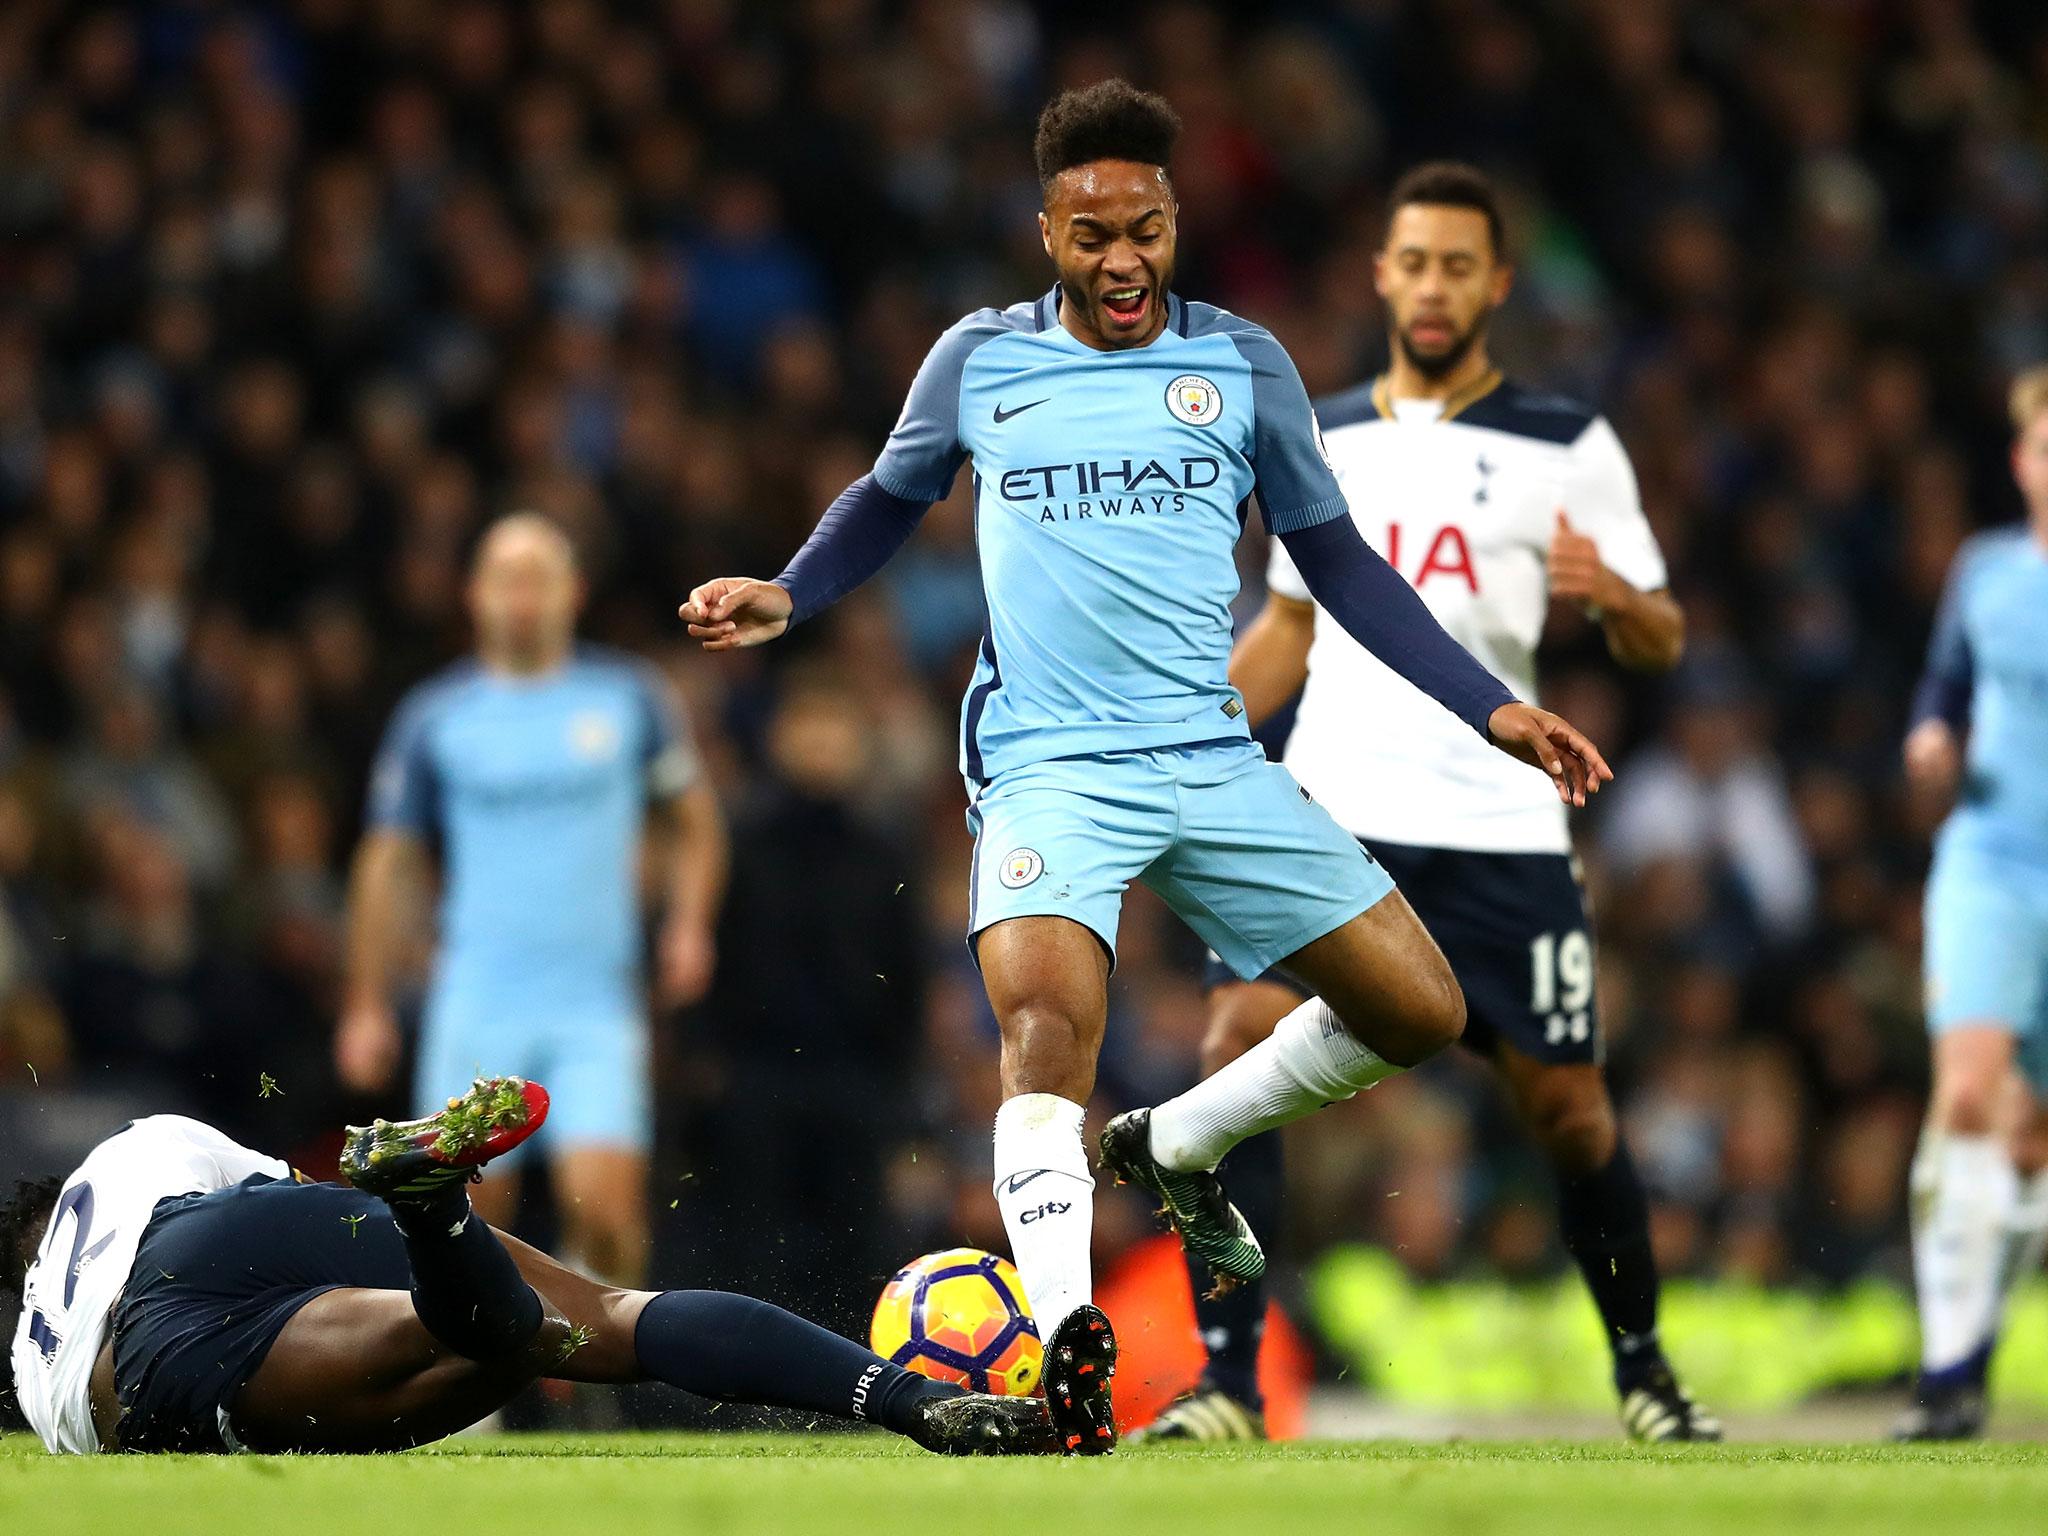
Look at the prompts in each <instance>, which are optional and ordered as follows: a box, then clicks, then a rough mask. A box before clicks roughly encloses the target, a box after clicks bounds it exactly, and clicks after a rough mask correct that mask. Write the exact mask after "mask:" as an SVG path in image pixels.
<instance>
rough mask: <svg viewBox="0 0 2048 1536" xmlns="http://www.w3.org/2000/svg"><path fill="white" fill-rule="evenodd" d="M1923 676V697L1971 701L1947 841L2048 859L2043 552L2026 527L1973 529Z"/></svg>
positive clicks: (2046, 562)
mask: <svg viewBox="0 0 2048 1536" xmlns="http://www.w3.org/2000/svg"><path fill="white" fill-rule="evenodd" d="M1927 672H1928V677H1927V681H1926V683H1924V684H1923V685H1922V697H1923V699H1928V698H1930V697H1938V696H1942V695H1946V696H1947V697H1950V698H1967V700H1968V721H1967V724H1968V730H1969V745H1968V748H1967V754H1966V759H1965V768H1964V773H1963V785H1962V793H1961V797H1960V799H1959V800H1958V802H1957V805H1956V809H1955V811H1954V813H1953V814H1952V815H1951V816H1950V817H1949V821H1948V825H1947V827H1946V828H1945V829H1944V833H1943V836H1944V838H1945V839H1960V840H1964V841H1975V840H1979V839H1982V840H1985V841H1987V842H1990V843H1995V844H1996V845H1998V846H1999V847H2000V848H2001V849H2002V850H2003V851H2005V852H2007V853H2015V854H2021V853H2023V854H2027V855H2030V856H2033V857H2036V858H2041V859H2044V860H2048V551H2044V550H2043V549H2042V548H2041V546H2040V544H2039V543H2038V542H2036V541H2035V539H2034V538H2033V537H2032V535H2030V534H2029V533H2028V532H2027V531H2026V530H2025V529H2024V528H2000V529H1995V530H1992V531H1990V532H1987V533H1980V534H1978V535H1976V536H1975V537H1974V538H1972V539H1970V540H1969V542H1968V543H1966V544H1965V545H1964V546H1963V549H1962V552H1961V553H1960V554H1958V555H1957V556H1956V561H1955V566H1954V568H1953V569H1952V570H1951V571H1950V573H1949V580H1948V590H1947V592H1946V593H1945V594H1944V595H1943V598H1942V607H1941V615H1940V618H1939V619H1938V621H1937V622H1936V625H1935V631H1934V639H1933V642H1932V644H1931V645H1930V647H1929V651H1928V658H1927ZM1929 712H1933V711H1931V710H1928V709H1925V708H1923V710H1922V713H1923V714H1924V713H1929ZM1944 712H1945V711H1944Z"/></svg>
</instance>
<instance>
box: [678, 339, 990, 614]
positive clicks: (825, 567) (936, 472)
mask: <svg viewBox="0 0 2048 1536" xmlns="http://www.w3.org/2000/svg"><path fill="white" fill-rule="evenodd" d="M1003 329H1004V322H1003V320H1002V319H1001V317H1000V316H998V315H997V314H996V312H995V311H994V310H981V311H978V312H977V313H975V314H972V315H969V316H968V317H967V318H966V319H965V320H962V321H961V322H960V323H959V324H957V325H955V326H954V327H953V328H952V329H950V330H949V331H947V332H946V333H945V334H944V335H943V336H941V337H940V338H939V339H938V341H937V342H936V343H934V344H933V346H932V349H931V351H930V352H928V353H926V354H925V360H924V364H923V366H921V367H920V368H919V369H918V370H917V377H916V378H915V379H913V380H912V381H911V384H910V395H909V397H908V398H907V399H906V400H905V401H904V402H903V414H902V415H901V416H899V417H898V418H897V419H896V426H895V429H894V430H893V431H891V432H890V434H889V441H888V442H887V443H886V444H884V445H883V447H882V454H881V457H880V458H878V459H876V460H875V467H874V470H873V471H872V472H871V473H869V474H865V475H862V476H861V477H860V478H859V479H858V480H856V481H854V482H853V484H851V485H849V486H848V487H847V488H846V489H845V490H844V491H842V492H840V494H839V498H838V500H836V501H834V502H833V503H832V505H831V506H830V507H828V508H826V510H825V515H824V516H823V517H822V518H820V519H819V520H818V526H817V527H816V528H815V529H814V530H813V531H812V533H811V536H810V538H809V539H808V540H806V541H805V543H804V547H803V548H802V549H800V550H798V551H797V555H796V558H795V559H794V560H792V561H790V562H789V565H788V566H787V567H786V568H785V569H784V570H783V573H782V574H781V575H780V576H778V577H776V578H775V579H774V580H773V581H757V580H755V579H754V578H753V577H751V576H721V577H720V578H719V579H718V580H716V581H711V582H706V583H705V584H704V585H703V586H701V587H699V588H697V589H696V590H695V591H694V592H692V593H691V594H690V596H689V599H688V600H687V601H686V602H685V603H684V604H683V605H682V607H681V608H679V609H677V610H676V612H677V613H678V615H679V616H680V617H681V618H682V620H683V622H685V623H686V624H688V625H689V626H690V638H691V639H693V640H701V641H702V642H703V643H704V649H705V650H707V651H731V650H737V649H739V648H740V647H742V646H749V645H762V644H765V643H766V642H768V641H770V640H773V639H774V638H775V637H776V636H777V635H780V634H781V633H782V632H783V631H784V630H786V629H788V628H789V627H790V626H791V625H792V624H801V623H802V622H803V621H804V620H805V619H808V618H809V617H811V615H812V614H814V613H817V612H819V611H820V610H821V609H824V608H828V607H830V606H831V605H832V604H833V603H836V602H837V601H839V599H840V598H842V597H844V596H845V595H846V594H847V593H849V592H851V591H852V590H853V589H854V588H855V587H857V586H859V585H860V584H861V583H862V582H864V581H866V580H867V579H868V578H869V577H870V576H872V575H874V574H875V572H877V571H879V570H880V569H881V568H882V567H883V566H884V565H886V564H887V563H888V561H889V557H890V556H891V555H893V554H895V553H896V551H897V550H899V549H901V548H902V547H903V544H904V541H905V540H906V539H908V538H909V537H910V536H911V534H913V533H915V532H916V531H917V525H918V521H919V519H921V518H922V517H923V516H924V515H925V513H926V512H927V511H929V510H930V509H931V506H932V503H934V502H938V501H944V500H945V499H946V496H947V494H948V493H949V492H950V491H951V490H952V488H953V479H954V477H955V476H956V475H958V474H959V472H960V466H961V464H962V463H964V462H965V461H966V458H967V450H966V449H965V448H964V447H963V446H962V445H961V442H960V375H961V372H962V370H963V369H965V368H966V366H967V359H968V356H969V355H970V354H971V353H972V352H973V351H974V349H975V348H976V347H978V346H980V345H981V344H982V343H983V342H985V341H987V340H988V339H989V338H990V337H992V336H995V335H998V334H1000V333H1001V332H1002V330H1003Z"/></svg>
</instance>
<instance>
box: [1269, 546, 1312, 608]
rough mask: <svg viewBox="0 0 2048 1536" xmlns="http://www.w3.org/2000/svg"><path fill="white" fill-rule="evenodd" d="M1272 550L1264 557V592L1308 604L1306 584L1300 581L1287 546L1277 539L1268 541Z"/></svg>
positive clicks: (1299, 574)
mask: <svg viewBox="0 0 2048 1536" xmlns="http://www.w3.org/2000/svg"><path fill="white" fill-rule="evenodd" d="M1270 543H1271V546H1272V549H1271V552H1270V553H1269V554H1268V555H1267V556H1266V590H1267V591H1268V592H1271V593H1273V594H1275V595H1276V596H1279V597H1291V598H1293V599H1294V601H1296V602H1297V603H1310V602H1314V601H1315V599H1314V598H1312V597H1310V596H1309V591H1308V583H1307V582H1305V581H1303V580H1302V579H1301V572H1300V571H1299V570H1297V569H1296V568H1295V564H1294V558H1293V556H1291V555H1289V554H1288V553H1287V546H1286V545H1285V544H1282V543H1281V542H1280V541H1279V540H1278V539H1273V540H1271V541H1270Z"/></svg>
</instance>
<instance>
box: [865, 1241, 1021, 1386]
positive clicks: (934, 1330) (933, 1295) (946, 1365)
mask: <svg viewBox="0 0 2048 1536" xmlns="http://www.w3.org/2000/svg"><path fill="white" fill-rule="evenodd" d="M868 1337H869V1341H870V1343H871V1344H872V1345H873V1346H874V1351H875V1353H876V1354H878V1355H881V1356H883V1357H884V1358H886V1359H889V1360H893V1361H895V1362H896V1364H898V1365H900V1366H904V1367H906V1368H907V1369H910V1370H913V1371H916V1372H918V1373H919V1374H920V1375H924V1376H929V1377H931V1378H932V1379H933V1380H934V1381H954V1382H958V1383H959V1384H960V1385H961V1386H963V1387H967V1388H969V1389H971V1390H972V1391H975V1392H994V1393H997V1394H998V1395H1000V1396H1003V1397H1029V1396H1030V1395H1031V1394H1032V1393H1033V1392H1035V1391H1037V1390H1038V1378H1039V1376H1040V1374H1041V1373H1042V1371H1043V1369H1044V1365H1045V1351H1044V1350H1043V1349H1041V1348H1040V1347H1039V1343H1038V1324H1036V1323H1035V1322H1033V1321H1032V1320H1031V1304H1030V1303H1029V1302H1028V1301H1026V1300H1025V1299H1024V1285H1023V1282H1022V1281H1020V1280H1019V1279H1018V1278H1017V1271H1016V1269H1015V1268H1013V1267H1012V1266H1011V1264H1010V1261H1009V1260H1008V1259H1005V1258H1000V1257H998V1256H997V1255H995V1254H993V1253H984V1252H982V1250H981V1249H979V1248H948V1249H946V1250H945V1251H944V1252H943V1253H928V1254H926V1255H925V1256H924V1257H923V1258H921V1259H916V1260H913V1261H912V1262H911V1263H909V1264H906V1265H905V1266H904V1267H903V1268H902V1269H900V1270H898V1271H897V1272H896V1275H895V1277H894V1278H893V1279H891V1280H890V1282H889V1283H888V1285H887V1286H885V1287H883V1290H882V1299H881V1300H880V1301H878V1302H876V1303H875V1320H874V1323H873V1324H872V1325H871V1326H870V1328H869V1331H868Z"/></svg>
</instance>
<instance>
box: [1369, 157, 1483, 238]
mask: <svg viewBox="0 0 2048 1536" xmlns="http://www.w3.org/2000/svg"><path fill="white" fill-rule="evenodd" d="M1417 203H1421V204H1424V205H1427V206H1434V207H1446V208H1470V209H1471V210H1472V211H1473V212H1474V213H1477V214H1480V215H1482V216H1483V217H1484V218H1485V220H1486V232H1487V234H1488V235H1489V236H1491V237H1492V239H1493V254H1494V255H1496V256H1498V257H1502V258H1505V257H1506V256H1507V254H1508V231H1507V221H1506V220H1505V219H1503V218H1502V217H1501V212H1500V196H1499V194H1498V193H1496V192H1495V191H1494V187H1493V178H1492V177H1490V176H1488V175H1487V174H1486V172H1484V171H1482V170H1480V169H1479V167H1478V166H1476V165H1466V164H1465V163H1464V162H1463V161H1461V160H1426V161H1424V162H1423V163H1422V164H1421V165H1418V166H1415V167H1413V168H1411V169H1410V170H1409V171H1408V172H1407V173H1406V174H1405V175H1403V176H1402V177H1401V179H1400V180H1399V181H1397V182H1395V183H1394V190H1393V191H1391V192H1389V193H1388V194H1387V225H1388V227H1389V228H1390V229H1391V228H1392V227H1393V223H1394V215H1395V214H1397V213H1399V212H1400V211H1401V210H1402V209H1403V208H1407V207H1410V206H1412V205H1414V204H1417Z"/></svg>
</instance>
